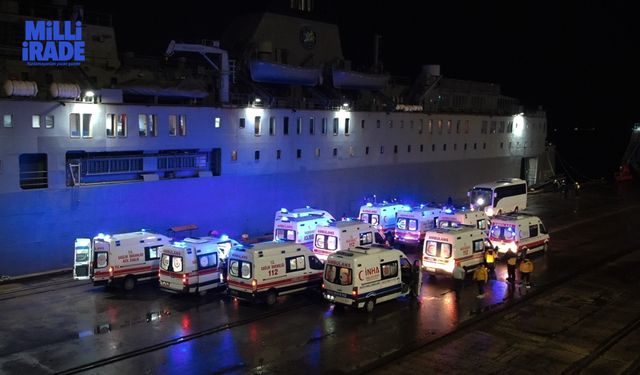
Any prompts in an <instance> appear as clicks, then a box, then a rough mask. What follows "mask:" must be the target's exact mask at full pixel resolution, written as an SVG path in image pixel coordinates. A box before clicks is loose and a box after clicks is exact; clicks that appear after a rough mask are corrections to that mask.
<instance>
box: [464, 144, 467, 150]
mask: <svg viewBox="0 0 640 375" xmlns="http://www.w3.org/2000/svg"><path fill="white" fill-rule="evenodd" d="M464 150H465V151H467V144H466V143H465V144H464Z"/></svg>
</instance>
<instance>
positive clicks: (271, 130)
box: [269, 117, 289, 135]
mask: <svg viewBox="0 0 640 375" xmlns="http://www.w3.org/2000/svg"><path fill="white" fill-rule="evenodd" d="M286 119H287V117H285V124H286V125H285V127H284V129H286V130H285V133H284V134H285V135H286V134H287V131H288V128H289V124H288V123H287V121H286ZM269 135H276V118H275V117H271V118H270V119H269Z"/></svg>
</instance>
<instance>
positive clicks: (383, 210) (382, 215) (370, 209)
mask: <svg viewBox="0 0 640 375" xmlns="http://www.w3.org/2000/svg"><path fill="white" fill-rule="evenodd" d="M402 210H407V206H406V205H404V204H400V203H388V202H386V201H385V202H382V203H371V202H369V203H367V204H365V205H362V206H361V207H360V213H359V214H358V218H359V219H360V220H362V221H364V222H365V223H369V224H371V225H373V226H374V227H376V228H377V227H380V226H382V229H393V228H395V226H396V214H397V213H398V212H399V211H402Z"/></svg>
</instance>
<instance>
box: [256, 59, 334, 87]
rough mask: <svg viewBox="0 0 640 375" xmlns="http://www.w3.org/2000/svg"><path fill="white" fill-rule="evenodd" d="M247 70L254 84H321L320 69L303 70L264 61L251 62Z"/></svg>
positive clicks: (297, 67)
mask: <svg viewBox="0 0 640 375" xmlns="http://www.w3.org/2000/svg"><path fill="white" fill-rule="evenodd" d="M249 69H250V71H251V79H252V80H253V81H254V82H262V83H279V84H287V85H302V86H317V85H318V84H320V83H322V72H321V71H320V68H303V67H299V66H293V65H287V64H278V63H274V62H270V61H264V60H252V61H251V62H250V63H249Z"/></svg>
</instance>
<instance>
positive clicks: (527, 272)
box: [519, 258, 533, 289]
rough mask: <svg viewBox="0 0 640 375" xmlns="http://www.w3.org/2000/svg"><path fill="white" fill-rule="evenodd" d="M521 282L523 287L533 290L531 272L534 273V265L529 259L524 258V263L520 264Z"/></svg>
mask: <svg viewBox="0 0 640 375" xmlns="http://www.w3.org/2000/svg"><path fill="white" fill-rule="evenodd" d="M519 269H520V280H521V282H522V284H523V285H525V286H526V287H527V289H528V288H531V272H533V263H531V261H530V260H529V258H524V260H523V261H522V262H520V267H519Z"/></svg>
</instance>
